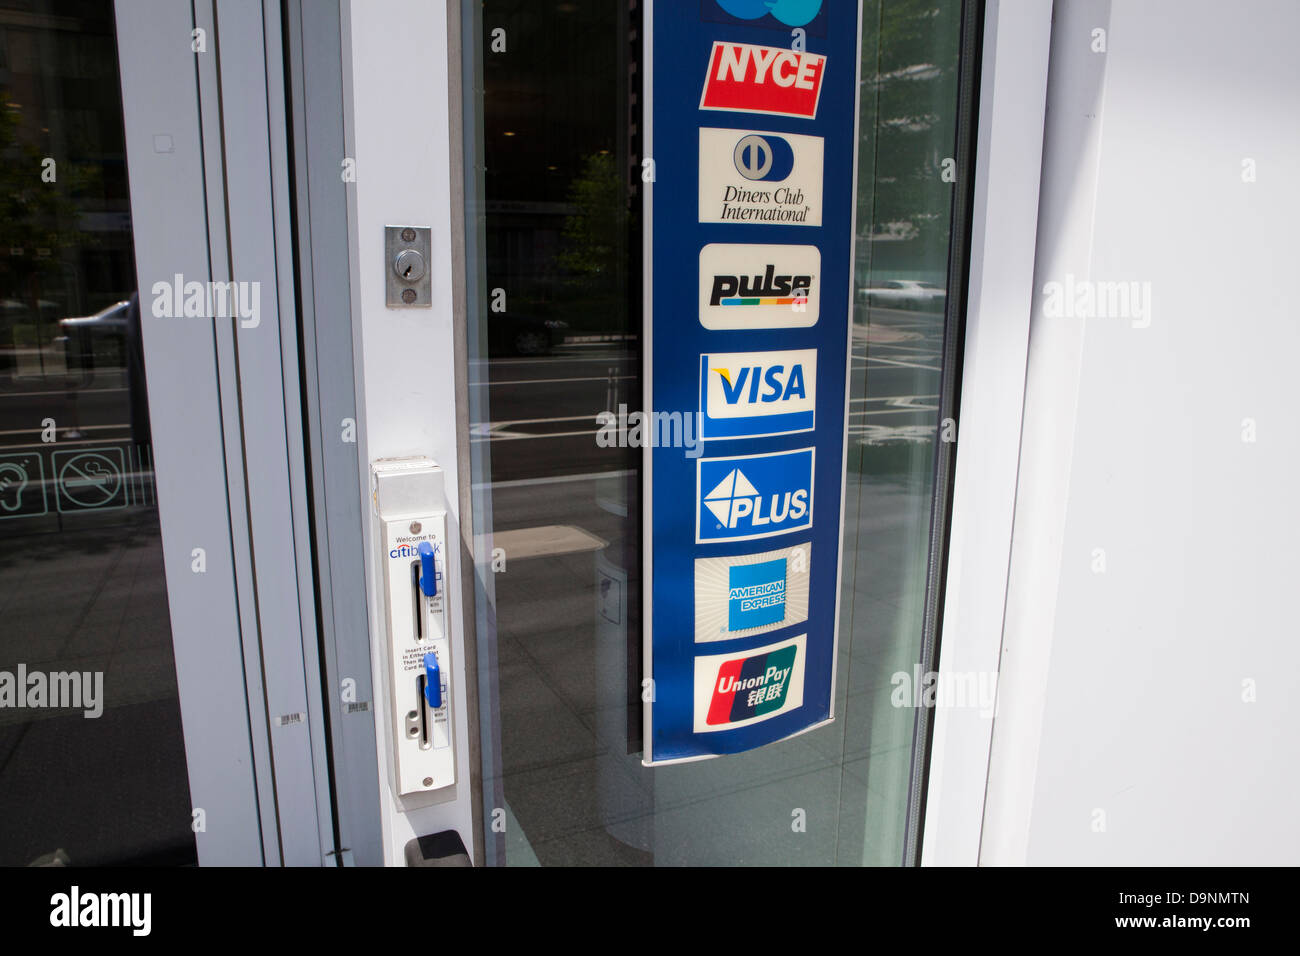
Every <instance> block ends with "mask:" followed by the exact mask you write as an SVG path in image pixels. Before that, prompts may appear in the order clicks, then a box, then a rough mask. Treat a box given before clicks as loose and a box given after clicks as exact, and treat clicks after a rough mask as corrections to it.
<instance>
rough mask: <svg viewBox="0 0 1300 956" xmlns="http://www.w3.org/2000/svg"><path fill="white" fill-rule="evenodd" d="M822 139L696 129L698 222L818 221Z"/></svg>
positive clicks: (817, 223)
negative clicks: (698, 135)
mask: <svg viewBox="0 0 1300 956" xmlns="http://www.w3.org/2000/svg"><path fill="white" fill-rule="evenodd" d="M824 154H825V140H823V139H822V137H820V136H802V135H795V134H793V133H779V134H778V133H769V132H766V131H764V130H739V129H713V128H711V127H703V128H701V129H700V177H699V179H700V222H734V223H749V224H754V225H764V224H772V225H786V226H820V225H821V224H822V171H823V160H824Z"/></svg>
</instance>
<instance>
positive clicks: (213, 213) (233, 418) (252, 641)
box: [193, 0, 283, 864]
mask: <svg viewBox="0 0 1300 956" xmlns="http://www.w3.org/2000/svg"><path fill="white" fill-rule="evenodd" d="M193 10H194V25H195V28H196V29H200V30H204V31H206V33H207V36H208V45H207V52H205V53H202V54H199V55H198V56H197V58H196V63H197V69H198V80H199V121H200V129H201V135H202V144H203V168H204V189H205V192H206V195H207V213H208V236H209V249H210V253H209V261H210V278H211V280H212V281H214V282H222V281H229V280H231V279H232V278H233V276H232V263H231V258H232V257H231V249H230V235H229V232H230V230H229V224H230V207H229V197H228V194H227V183H226V148H225V130H224V125H225V124H224V104H223V102H222V93H221V66H220V54H219V49H218V48H219V39H220V34H219V24H218V22H217V15H216V9H215V0H194V3H193ZM234 322H235V320H234V319H225V320H223V319H220V318H213V319H212V324H213V339H214V341H215V344H216V354H217V376H218V387H219V392H220V403H221V420H222V436H223V441H224V444H225V462H226V484H227V487H228V489H229V494H228V499H227V500H228V503H229V519H230V533H231V542H232V554H231V558H232V563H233V566H234V571H235V589H236V594H237V596H238V603H239V627H240V643H241V646H242V648H243V655H244V681H245V690H246V694H247V706H248V716H249V732H250V736H251V743H252V748H253V755H254V773H255V779H256V781H257V795H258V814H259V817H260V819H261V822H262V845H263V855H264V862H265V863H269V864H279V863H281V862H282V861H283V852H282V847H281V841H280V826H279V819H278V813H277V811H276V801H275V768H274V756H273V753H272V749H271V744H270V716H269V714H268V712H267V697H266V686H265V677H264V674H263V668H262V651H261V641H260V634H259V630H258V624H257V596H256V595H257V589H256V583H255V569H254V566H253V556H252V553H251V549H250V548H249V547H248V542H250V541H251V534H252V532H251V519H250V516H249V504H248V488H247V483H246V480H245V472H244V458H245V449H244V441H243V424H242V422H243V412H242V408H241V402H240V383H239V362H238V350H237V344H236V336H235V330H234Z"/></svg>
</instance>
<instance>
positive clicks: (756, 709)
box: [694, 634, 807, 733]
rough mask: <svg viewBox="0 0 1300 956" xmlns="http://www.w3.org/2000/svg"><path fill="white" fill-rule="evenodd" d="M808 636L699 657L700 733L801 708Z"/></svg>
mask: <svg viewBox="0 0 1300 956" xmlns="http://www.w3.org/2000/svg"><path fill="white" fill-rule="evenodd" d="M806 641H807V635H805V634H801V635H799V636H798V637H796V638H794V639H792V640H789V641H784V642H782V643H780V644H772V645H769V646H767V647H761V648H758V649H757V650H753V651H747V652H745V653H743V654H717V655H711V656H707V657H697V658H696V659H695V720H694V726H695V731H696V733H700V732H708V731H717V730H731V729H734V728H736V727H743V726H745V725H746V724H753V723H758V722H759V721H762V720H770V719H771V718H773V717H776V716H778V715H780V714H784V713H788V712H789V711H792V710H794V709H795V708H797V707H801V706H803V683H804V654H805V644H806Z"/></svg>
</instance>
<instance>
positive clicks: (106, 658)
mask: <svg viewBox="0 0 1300 956" xmlns="http://www.w3.org/2000/svg"><path fill="white" fill-rule="evenodd" d="M115 32H116V31H115V24H114V18H113V8H112V5H111V4H108V3H88V2H73V0H65V2H56V0H50V2H39V3H38V2H31V0H5V2H3V3H0V157H3V158H2V159H0V204H3V212H0V232H2V233H3V235H2V237H0V309H2V310H3V311H2V312H0V618H2V619H3V620H4V626H3V627H2V628H0V819H3V820H4V821H5V823H4V826H3V828H0V865H9V866H14V865H27V864H33V863H64V864H71V865H96V864H123V863H154V864H186V863H193V862H195V861H196V858H197V857H196V846H195V833H194V830H193V829H192V823H193V818H192V814H191V810H192V802H191V798H190V786H189V780H188V777H187V773H186V758H185V747H184V739H183V735H182V731H181V714H180V707H179V704H178V699H177V680H176V666H175V659H174V655H173V649H172V628H171V621H170V617H169V607H168V595H167V589H166V577H165V573H164V560H163V546H162V538H161V532H160V527H159V514H158V500H157V491H156V482H155V475H154V454H153V441H152V435H151V430H150V414H149V412H150V404H149V393H148V388H147V385H146V382H145V369H144V349H143V344H142V339H141V307H140V302H141V299H140V295H139V290H138V289H137V286H136V269H135V255H134V244H133V234H132V219H131V205H130V197H129V195H128V186H127V170H126V143H125V134H124V129H123V119H122V102H121V95H120V90H121V88H120V85H119V82H118V63H117V48H116V36H115ZM145 307H146V309H147V308H148V299H147V298H146V300H145Z"/></svg>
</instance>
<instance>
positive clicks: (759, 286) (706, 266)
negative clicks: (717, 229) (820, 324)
mask: <svg viewBox="0 0 1300 956" xmlns="http://www.w3.org/2000/svg"><path fill="white" fill-rule="evenodd" d="M821 262H822V259H821V252H820V251H818V249H817V247H816V246H773V245H752V246H743V245H730V244H726V243H716V242H711V243H709V244H708V245H706V246H705V247H704V248H703V249H701V250H700V324H701V325H703V326H704V327H705V328H706V329H800V328H808V327H809V326H812V325H816V324H817V318H818V315H819V314H820V312H821V284H820V282H819V281H818V275H817V273H818V272H819V271H820V269H821Z"/></svg>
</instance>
